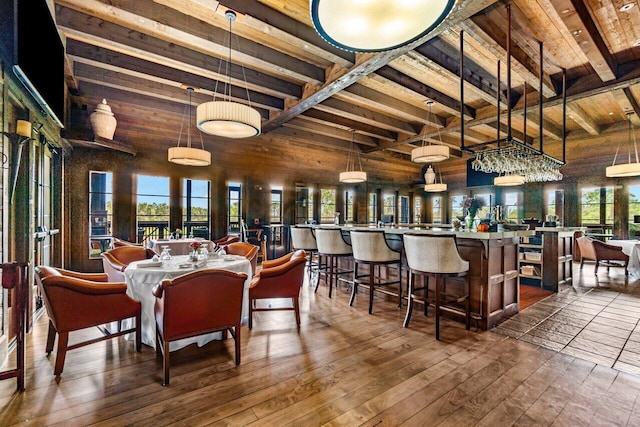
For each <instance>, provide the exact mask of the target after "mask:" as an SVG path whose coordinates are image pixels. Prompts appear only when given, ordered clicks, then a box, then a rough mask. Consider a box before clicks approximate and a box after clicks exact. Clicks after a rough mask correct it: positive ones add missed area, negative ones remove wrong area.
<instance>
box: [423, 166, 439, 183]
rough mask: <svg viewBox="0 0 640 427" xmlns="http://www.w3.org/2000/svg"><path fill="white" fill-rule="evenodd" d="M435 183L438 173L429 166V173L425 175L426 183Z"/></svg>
mask: <svg viewBox="0 0 640 427" xmlns="http://www.w3.org/2000/svg"><path fill="white" fill-rule="evenodd" d="M434 182H436V173H435V172H434V171H433V168H432V167H431V166H429V168H428V169H427V171H426V172H425V173H424V183H425V184H433V183H434Z"/></svg>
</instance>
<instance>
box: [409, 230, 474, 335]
mask: <svg viewBox="0 0 640 427" xmlns="http://www.w3.org/2000/svg"><path fill="white" fill-rule="evenodd" d="M404 251H405V254H406V257H407V263H408V265H409V290H408V294H409V304H408V306H407V314H406V317H405V319H404V327H405V328H407V327H409V321H410V320H411V312H412V311H413V303H414V301H417V302H422V303H424V305H425V306H424V307H425V315H426V313H427V306H428V304H429V295H428V294H429V281H428V278H429V277H433V278H435V282H436V283H435V298H434V305H435V311H436V340H440V311H447V312H451V313H455V314H459V315H464V317H465V326H466V328H467V330H469V324H470V322H471V306H470V301H469V299H470V298H469V275H468V274H467V273H468V272H469V262H468V261H465V260H463V259H462V258H460V254H459V253H458V246H457V244H456V236H455V235H428V234H417V233H406V234H405V235H404ZM416 274H418V275H421V276H425V277H427V279H426V283H425V286H424V287H421V288H416V287H415V275H416ZM448 277H451V278H454V277H464V290H463V292H462V294H457V295H456V294H449V293H447V290H446V278H448ZM419 290H424V292H425V298H424V300H420V299H418V298H416V296H415V295H414V293H415V291H419ZM443 298H444V299H443ZM451 303H456V304H464V311H461V310H460V309H459V308H457V307H453V306H451V305H450V304H451Z"/></svg>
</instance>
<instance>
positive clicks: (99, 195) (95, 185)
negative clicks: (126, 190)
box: [89, 170, 113, 258]
mask: <svg viewBox="0 0 640 427" xmlns="http://www.w3.org/2000/svg"><path fill="white" fill-rule="evenodd" d="M112 220H113V173H111V172H103V171H93V170H92V171H89V258H100V254H101V253H103V252H106V251H108V250H109V249H110V248H111V242H112V240H113V231H112V227H113V224H112Z"/></svg>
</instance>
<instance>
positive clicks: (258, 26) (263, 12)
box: [153, 0, 353, 68]
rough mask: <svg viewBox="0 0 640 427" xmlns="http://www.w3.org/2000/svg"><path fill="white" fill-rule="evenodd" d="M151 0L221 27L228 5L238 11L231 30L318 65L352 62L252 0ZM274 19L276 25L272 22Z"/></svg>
mask: <svg viewBox="0 0 640 427" xmlns="http://www.w3.org/2000/svg"><path fill="white" fill-rule="evenodd" d="M153 1H154V2H156V3H159V4H162V5H164V6H166V7H170V8H172V9H174V10H176V11H178V12H180V13H182V14H184V15H188V16H192V17H194V18H197V19H200V20H202V21H204V22H207V23H208V24H210V25H214V26H216V27H219V28H223V29H226V28H228V26H229V25H228V22H227V20H226V18H224V17H223V14H224V12H225V11H226V10H229V9H230V10H233V11H235V12H236V14H237V15H238V19H237V20H236V22H235V23H234V25H233V33H234V34H238V35H239V36H242V37H244V38H246V39H251V40H255V41H258V42H259V43H261V44H265V45H268V46H270V47H271V48H274V49H277V50H279V51H281V52H283V53H285V54H287V55H290V56H293V57H295V58H298V59H300V60H302V61H306V62H309V63H311V64H314V65H316V66H319V67H323V68H324V67H328V66H330V65H331V64H339V65H341V66H343V67H347V68H348V67H351V66H352V65H353V62H352V60H349V59H345V57H347V56H349V55H346V52H344V53H342V55H339V54H336V53H334V52H333V51H331V50H329V49H324V48H322V47H320V46H319V45H318V43H322V40H321V39H320V38H319V37H318V35H317V33H315V31H313V30H311V29H310V28H308V27H306V26H303V25H300V24H299V23H297V22H296V21H294V20H293V19H290V18H287V17H285V16H284V15H282V14H279V13H277V12H276V11H275V10H273V9H271V8H268V7H266V6H264V5H261V4H260V3H258V2H255V1H253V2H251V1H247V0H242V1H234V0H225V1H224V2H223V3H224V4H219V2H208V1H203V0H153ZM274 22H276V23H278V24H280V26H279V27H277V26H275V25H274ZM300 33H301V34H300Z"/></svg>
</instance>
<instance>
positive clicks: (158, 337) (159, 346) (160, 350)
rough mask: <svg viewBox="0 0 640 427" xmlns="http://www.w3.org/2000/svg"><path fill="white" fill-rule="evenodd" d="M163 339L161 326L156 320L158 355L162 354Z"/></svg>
mask: <svg viewBox="0 0 640 427" xmlns="http://www.w3.org/2000/svg"><path fill="white" fill-rule="evenodd" d="M161 345H162V340H161V339H160V328H158V323H157V322H156V357H159V356H162V347H161Z"/></svg>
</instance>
